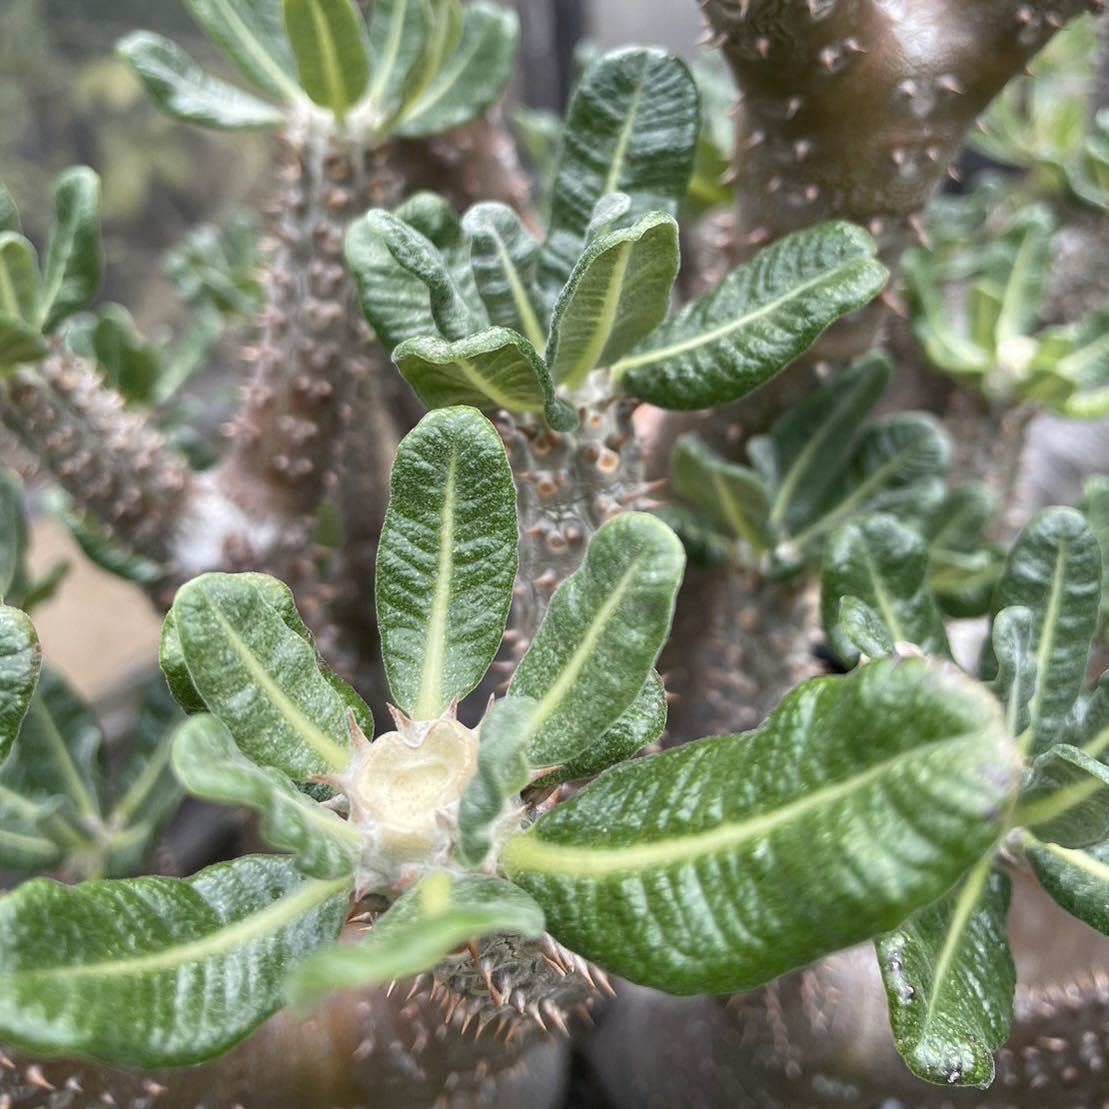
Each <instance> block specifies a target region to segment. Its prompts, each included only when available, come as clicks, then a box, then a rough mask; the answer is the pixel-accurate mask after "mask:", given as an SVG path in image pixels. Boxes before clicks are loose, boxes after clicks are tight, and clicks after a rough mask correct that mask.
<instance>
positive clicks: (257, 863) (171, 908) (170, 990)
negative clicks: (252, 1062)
mask: <svg viewBox="0 0 1109 1109" xmlns="http://www.w3.org/2000/svg"><path fill="white" fill-rule="evenodd" d="M349 885H350V884H349V882H348V881H347V880H345V879H339V880H337V881H330V882H321V881H314V880H310V879H305V878H304V876H303V875H301V874H300V872H299V871H298V870H297V869H296V867H294V866H293V865H292V863H290V862H288V861H287V860H285V859H277V858H272V857H262V856H247V857H246V858H241V859H236V860H235V861H234V862H230V863H220V864H218V865H217V866H213V867H209V868H208V869H207V870H202V871H201V872H200V873H199V874H196V875H194V876H193V877H191V878H186V879H184V880H177V879H173V878H134V879H128V880H125V881H100V882H85V883H84V884H83V885H79V886H63V885H59V884H58V883H56V882H52V881H48V880H46V879H43V878H37V879H35V880H34V881H31V882H27V883H25V884H24V885H22V886H20V887H19V888H18V889H17V890H15V891H13V892H12V893H10V894H8V895H6V896H5V897H4V898H3V899H2V900H0V1033H2V1034H3V1037H4V1040H5V1041H6V1042H8V1043H12V1044H16V1045H18V1046H20V1047H22V1048H24V1049H26V1050H28V1051H32V1052H38V1053H41V1054H46V1055H68V1056H73V1055H77V1056H82V1057H84V1058H90V1059H96V1060H98V1061H100V1062H103V1063H108V1064H111V1065H116V1066H125V1067H140V1068H143V1069H148V1068H152V1067H167V1066H185V1065H189V1064H192V1063H200V1062H203V1061H204V1060H206V1059H210V1058H213V1057H214V1056H216V1055H220V1054H222V1053H223V1052H224V1051H226V1050H227V1049H228V1048H230V1047H231V1046H232V1045H233V1044H235V1043H237V1042H238V1041H239V1040H241V1039H242V1038H243V1037H244V1036H246V1035H247V1034H248V1033H249V1032H251V1031H252V1030H253V1029H254V1028H255V1027H257V1026H258V1025H259V1024H261V1023H262V1021H263V1020H265V1019H266V1018H267V1017H268V1016H270V1015H271V1014H272V1013H273V1012H275V1011H276V1010H277V1009H278V1008H279V1007H280V1005H281V1001H282V986H283V983H284V979H285V975H286V974H287V973H288V971H289V970H290V969H291V968H292V967H294V966H296V965H297V963H299V962H300V961H302V960H303V959H305V958H306V957H307V956H309V955H311V954H312V953H313V952H314V951H316V950H318V949H319V948H321V947H324V946H325V945H327V944H330V943H333V942H334V940H335V938H336V937H337V936H338V934H339V929H340V927H341V926H342V923H343V919H344V917H345V915H346V911H347V905H348V900H349V897H348V891H349Z"/></svg>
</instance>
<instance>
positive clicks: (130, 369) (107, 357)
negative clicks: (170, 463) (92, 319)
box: [89, 304, 162, 404]
mask: <svg viewBox="0 0 1109 1109" xmlns="http://www.w3.org/2000/svg"><path fill="white" fill-rule="evenodd" d="M89 340H90V344H91V347H92V354H93V356H94V357H95V359H96V362H97V364H98V365H99V366H100V368H101V369H102V370H103V371H104V380H105V383H106V384H107V385H108V386H109V387H111V388H113V389H115V390H116V391H117V392H119V393H121V394H122V395H123V398H124V400H126V401H127V403H128V404H148V403H150V401H151V400H152V399H153V397H154V392H155V389H156V388H157V386H158V379H159V377H160V376H161V372H162V351H161V350H160V349H159V348H158V347H157V346H155V345H154V344H153V343H149V342H147V341H146V340H145V339H144V338H143V337H142V336H141V335H140V334H139V332H138V329H137V328H136V327H135V321H134V320H133V319H132V318H131V313H130V312H128V311H127V310H126V309H125V308H121V307H120V306H119V305H118V304H109V305H105V307H104V308H103V309H102V310H101V311H100V313H99V315H98V317H97V319H96V323H95V324H94V326H93V328H92V331H91V333H90V335H89Z"/></svg>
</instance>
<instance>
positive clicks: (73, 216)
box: [39, 166, 103, 333]
mask: <svg viewBox="0 0 1109 1109" xmlns="http://www.w3.org/2000/svg"><path fill="white" fill-rule="evenodd" d="M102 266H103V258H102V255H101V245H100V178H99V177H97V176H96V174H95V173H93V172H92V170H91V169H87V168H86V167H84V166H79V167H77V168H76V169H69V170H66V171H65V173H63V174H61V176H59V177H58V179H57V181H56V182H55V185H54V230H53V233H52V234H51V236H50V241H49V243H48V244H47V247H46V269H45V273H44V275H43V287H42V297H41V299H40V300H39V314H40V316H41V319H42V330H43V331H44V332H47V333H49V332H51V331H53V330H54V328H55V327H57V326H58V324H59V323H61V321H62V320H64V319H65V318H66V316H70V315H72V314H73V313H74V312H76V311H77V310H78V309H80V308H83V307H84V306H85V304H86V303H87V302H88V301H89V300H90V299H91V297H92V295H93V294H94V293H95V292H96V289H97V287H98V286H99V284H100V273H101V269H102Z"/></svg>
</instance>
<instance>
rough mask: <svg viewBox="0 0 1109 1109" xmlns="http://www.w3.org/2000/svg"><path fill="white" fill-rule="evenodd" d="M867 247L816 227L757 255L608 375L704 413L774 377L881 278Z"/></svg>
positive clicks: (647, 396)
mask: <svg viewBox="0 0 1109 1109" xmlns="http://www.w3.org/2000/svg"><path fill="white" fill-rule="evenodd" d="M876 254H877V246H876V245H875V243H874V240H873V239H871V237H870V236H869V235H868V234H867V233H866V232H865V231H863V230H862V229H861V228H858V227H854V226H852V225H851V224H849V223H824V224H820V225H819V226H817V227H811V228H808V229H806V230H804V231H797V232H795V233H794V234H792V235H790V236H788V237H787V238H785V239H782V240H781V241H780V242H778V243H775V244H774V245H773V246H770V247H767V248H766V249H765V250H763V251H760V252H759V254H757V255H756V256H755V258H754V259H753V260H752V261H750V262H748V263H747V264H746V265H744V266H741V267H740V268H739V269H737V270H735V271H733V272H732V273H731V274H729V275H728V276H727V277H726V278H724V280H723V281H722V282H721V283H720V285H718V286H717V288H715V289H713V290H712V291H711V292H708V293H705V294H704V295H703V296H700V297H698V298H697V299H696V300H695V301H693V302H692V303H691V304H689V305H688V306H687V307H686V308H685V309H683V310H682V311H681V312H680V313H679V314H678V315H677V316H675V317H674V319H673V320H671V321H670V322H669V323H666V324H663V326H662V327H660V328H659V329H658V330H657V331H656V332H655V333H654V334H653V335H652V336H651V337H650V338H649V339H648V340H647V341H646V342H645V343H644V344H643V345H642V346H641V347H640V348H639V349H638V350H636V351H634V352H633V353H632V354H630V355H628V356H627V357H625V358H622V359H621V360H620V361H619V362H617V363H616V364H615V365H614V366H613V367H612V374H613V379H614V380H615V381H617V382H619V384H620V386H621V388H623V389H624V391H625V392H628V393H631V394H633V395H634V396H637V397H639V398H640V399H641V400H645V401H647V402H648V403H650V404H657V405H658V406H659V407H660V408H670V409H679V410H690V409H698V408H712V407H715V406H717V405H720V404H728V403H730V402H731V401H735V400H739V399H740V397H744V396H746V395H747V394H748V393H751V392H753V391H754V390H755V389H757V388H758V387H759V386H760V385H763V384H764V383H765V382H767V381H769V380H770V379H771V378H772V377H774V376H775V375H777V374H778V373H780V372H781V371H782V370H783V369H785V367H786V366H788V365H789V364H790V363H791V362H792V361H793V360H794V359H795V358H797V357H799V356H800V355H801V354H803V353H804V352H805V351H806V350H808V349H809V347H810V346H812V344H813V343H814V342H815V341H816V339H817V338H818V337H819V336H820V335H821V333H822V332H824V330H825V329H826V328H828V327H829V326H831V324H833V323H835V321H836V320H838V319H839V318H840V317H841V316H844V315H846V314H847V313H848V312H853V311H854V310H855V309H856V308H861V307H863V305H865V304H867V303H869V302H870V301H871V300H873V299H874V297H876V296H877V295H878V293H880V292H881V291H882V289H883V288H884V287H885V284H886V280H887V278H888V277H889V274H888V273H887V272H886V269H885V267H884V266H883V265H882V264H881V262H879V261H878V260H877V257H876Z"/></svg>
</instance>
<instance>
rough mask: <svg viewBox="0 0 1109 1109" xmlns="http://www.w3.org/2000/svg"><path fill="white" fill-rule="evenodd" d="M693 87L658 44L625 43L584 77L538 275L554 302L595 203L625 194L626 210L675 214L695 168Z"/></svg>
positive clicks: (580, 247) (574, 106)
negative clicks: (634, 45)
mask: <svg viewBox="0 0 1109 1109" xmlns="http://www.w3.org/2000/svg"><path fill="white" fill-rule="evenodd" d="M697 131H698V101H697V87H696V85H695V84H694V83H693V78H692V77H691V76H690V73H689V70H688V69H686V67H685V65H684V64H683V63H682V62H680V61H679V60H678V59H677V58H675V57H673V56H672V55H670V54H666V53H664V52H663V51H661V50H641V49H629V50H621V51H617V52H615V53H612V54H608V55H606V56H605V57H603V58H600V59H599V60H598V61H596V62H594V63H593V65H591V66H590V67H589V68H588V69H587V70H586V72H585V74H584V75H583V76H582V79H581V82H580V84H579V85H578V87H577V90H576V91H575V93H574V98H573V101H572V102H571V104H570V110H569V113H568V115H567V119H566V129H565V131H564V132H563V139H562V150H561V153H560V155H559V160H558V170H557V173H556V175H555V182H554V186H553V190H552V202H551V219H550V227H549V230H548V235H547V242H546V244H545V245H544V247H543V257H542V264H541V268H540V281H541V284H542V286H543V289H544V292H545V293H546V295H547V297H548V299H549V301H551V302H552V303H553V301H554V300H555V298H556V297H557V296H558V293H559V290H560V289H562V287H563V286H564V285H565V284H566V282H567V280H568V279H569V277H570V273H571V271H572V270H573V268H574V265H575V264H576V263H577V260H578V257H579V256H580V255H581V253H582V250H583V248H584V247H585V242H586V235H587V231H588V228H589V224H590V221H591V220H592V218H593V209H594V207H595V206H596V204H597V201H599V200H600V199H601V197H603V196H605V195H607V194H608V193H615V192H622V193H627V194H628V196H629V197H631V199H632V210H631V212H630V215H631V216H633V217H635V216H641V215H645V214H646V213H648V212H665V213H667V214H668V215H676V214H677V209H678V204H679V203H680V202H681V200H682V199H683V198H684V197H685V194H686V191H687V189H688V187H689V178H690V175H691V173H692V172H693V156H694V151H695V149H696V145H697Z"/></svg>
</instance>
